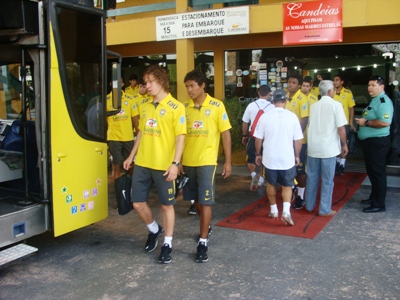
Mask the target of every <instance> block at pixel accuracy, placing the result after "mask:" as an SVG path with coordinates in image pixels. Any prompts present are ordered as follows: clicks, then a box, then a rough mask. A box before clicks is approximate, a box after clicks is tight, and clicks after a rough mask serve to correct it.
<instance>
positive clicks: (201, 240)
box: [199, 238, 207, 246]
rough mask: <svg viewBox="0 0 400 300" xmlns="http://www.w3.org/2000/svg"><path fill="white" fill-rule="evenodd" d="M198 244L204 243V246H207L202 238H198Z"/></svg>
mask: <svg viewBox="0 0 400 300" xmlns="http://www.w3.org/2000/svg"><path fill="white" fill-rule="evenodd" d="M200 243H204V244H205V245H206V246H207V239H202V238H200V239H199V244H200Z"/></svg>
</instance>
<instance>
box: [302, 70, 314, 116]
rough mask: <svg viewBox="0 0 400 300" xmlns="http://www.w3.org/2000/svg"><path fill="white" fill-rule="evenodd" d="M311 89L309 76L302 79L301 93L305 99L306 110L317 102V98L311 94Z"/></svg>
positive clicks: (311, 84)
mask: <svg viewBox="0 0 400 300" xmlns="http://www.w3.org/2000/svg"><path fill="white" fill-rule="evenodd" d="M312 87H313V83H312V79H311V77H310V76H306V77H304V79H303V83H302V85H301V92H302V93H303V95H304V96H306V97H307V101H308V110H310V109H311V105H313V104H314V103H316V102H318V96H315V95H314V94H313V93H312Z"/></svg>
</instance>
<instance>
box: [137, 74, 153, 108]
mask: <svg viewBox="0 0 400 300" xmlns="http://www.w3.org/2000/svg"><path fill="white" fill-rule="evenodd" d="M137 82H138V85H137V86H138V93H137V94H135V95H133V101H135V103H136V105H137V107H138V110H140V106H142V105H143V104H145V103H147V102H151V101H152V98H151V96H150V95H149V94H148V93H147V88H146V83H145V82H144V80H143V78H139V79H138V81H137Z"/></svg>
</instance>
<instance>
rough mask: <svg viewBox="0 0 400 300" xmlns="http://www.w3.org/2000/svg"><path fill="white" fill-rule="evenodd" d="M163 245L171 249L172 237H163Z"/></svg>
mask: <svg viewBox="0 0 400 300" xmlns="http://www.w3.org/2000/svg"><path fill="white" fill-rule="evenodd" d="M164 244H168V246H169V247H170V248H172V236H164ZM164 244H163V245H164Z"/></svg>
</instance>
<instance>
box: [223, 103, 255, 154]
mask: <svg viewBox="0 0 400 300" xmlns="http://www.w3.org/2000/svg"><path fill="white" fill-rule="evenodd" d="M248 104H249V102H240V101H239V99H238V98H237V97H235V98H229V99H228V98H226V99H225V100H224V105H225V108H226V112H227V114H228V117H229V121H230V122H231V125H232V129H231V137H232V152H235V151H238V150H242V149H243V147H244V146H243V145H242V117H243V114H244V111H245V110H246V107H247V105H248Z"/></svg>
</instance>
